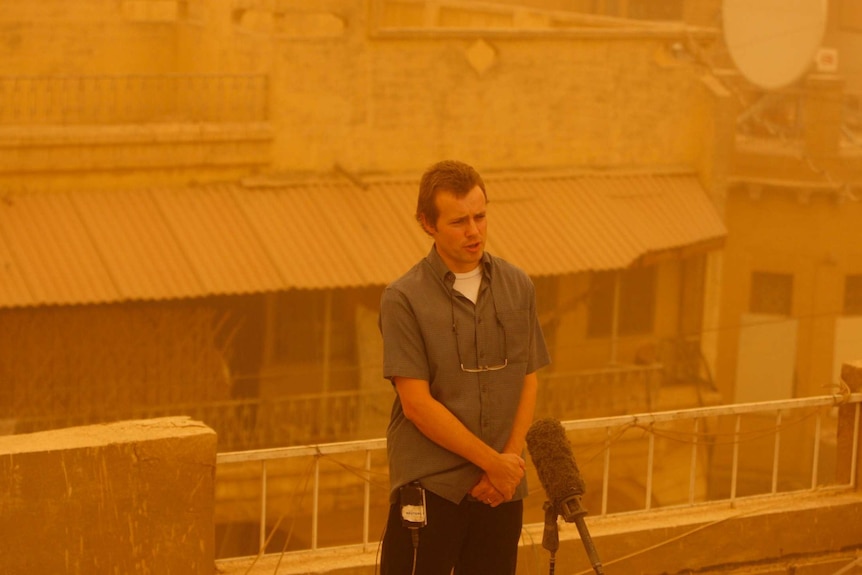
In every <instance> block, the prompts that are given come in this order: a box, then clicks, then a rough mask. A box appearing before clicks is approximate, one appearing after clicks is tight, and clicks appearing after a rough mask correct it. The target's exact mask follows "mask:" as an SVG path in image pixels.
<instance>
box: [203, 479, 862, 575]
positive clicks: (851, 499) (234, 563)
mask: <svg viewBox="0 0 862 575" xmlns="http://www.w3.org/2000/svg"><path fill="white" fill-rule="evenodd" d="M586 523H587V525H588V528H589V531H590V535H591V537H592V539H593V541H594V544H595V547H596V551H597V554H598V556H599V558H600V560H601V561H602V564H603V568H604V572H605V573H607V574H608V575H671V574H679V575H682V574H691V573H695V572H696V573H699V574H704V575H707V574H712V573H715V574H718V573H721V574H723V575H732V574H742V573H746V574H748V575H750V574H752V573H755V572H756V573H762V574H769V575H772V574H781V575H784V574H786V573H797V574H798V575H832V574H834V573H836V572H837V570H838V569H839V568H841V567H843V566H845V565H847V563H849V562H850V561H854V560H855V559H856V558H857V557H858V556H859V555H858V554H859V553H860V550H862V531H860V530H859V529H856V528H850V526H854V527H855V526H857V525H860V524H862V495H860V494H859V493H858V492H852V491H851V492H843V493H840V492H823V493H819V492H812V493H810V494H802V495H800V494H793V495H788V496H786V497H775V498H764V499H749V500H740V501H738V502H737V503H736V505H735V506H734V507H730V506H728V505H727V503H716V504H711V505H704V506H701V507H697V508H689V509H677V510H664V511H654V512H650V513H642V514H633V515H621V516H609V517H595V516H588V517H587V518H586ZM420 533H421V532H420ZM542 536H543V529H542V525H530V526H526V527H525V529H524V532H523V533H522V535H521V548H520V550H519V552H518V569H517V573H518V575H533V574H537V573H539V574H540V573H547V572H548V571H549V561H550V553H549V552H548V551H547V550H545V549H544V548H543V547H542ZM559 538H560V547H559V550H558V551H557V553H556V556H555V559H556V565H555V570H556V572H557V573H561V574H566V575H586V574H592V573H593V572H594V571H593V569H592V567H591V566H590V563H589V560H588V558H587V554H586V551H585V549H584V546H583V543H582V542H581V539H580V537H579V535H578V531H577V529H576V527H575V525H574V524H568V523H563V522H562V521H560V522H559ZM419 544H420V545H421V544H422V540H421V534H420V540H419ZM379 553H380V550H379V549H378V547H377V543H372V544H370V545H369V548H368V549H367V550H359V549H355V548H352V549H348V548H343V549H339V550H332V552H329V553H325V552H324V553H321V552H317V553H304V552H296V553H291V554H287V555H285V556H279V555H278V554H273V555H267V556H265V557H262V558H260V559H252V558H245V559H234V560H223V561H219V572H220V573H221V575H270V574H272V573H274V572H275V569H276V566H278V573H279V575H300V574H307V573H317V574H327V575H375V574H376V573H379V567H378V565H377V562H378V561H379ZM754 565H758V566H759V569H762V571H761V570H758V571H753V570H752V566H754Z"/></svg>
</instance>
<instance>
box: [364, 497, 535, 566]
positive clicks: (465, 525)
mask: <svg viewBox="0 0 862 575" xmlns="http://www.w3.org/2000/svg"><path fill="white" fill-rule="evenodd" d="M425 508H426V516H427V519H428V524H427V525H426V526H425V527H422V528H420V529H418V535H419V546H418V548H417V551H416V571H415V574H416V575H450V573H452V568H453V567H454V569H455V571H454V573H455V575H514V573H515V568H516V566H517V563H518V539H519V538H520V536H521V525H522V523H523V516H524V504H523V501H511V502H509V503H503V504H502V505H499V506H497V507H491V506H490V505H485V504H484V503H479V502H475V501H467V500H464V501H462V502H461V503H460V504H455V503H452V502H451V501H447V500H446V499H443V498H442V497H439V496H437V495H434V494H433V493H431V492H426V493H425ZM411 573H413V539H412V537H411V530H410V529H407V528H406V527H404V526H403V525H401V506H400V505H399V504H398V503H395V504H394V505H392V506H391V507H390V509H389V520H388V522H387V524H386V533H385V534H384V536H383V549H382V551H381V558H380V575H411Z"/></svg>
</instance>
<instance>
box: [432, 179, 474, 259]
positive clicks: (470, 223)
mask: <svg viewBox="0 0 862 575" xmlns="http://www.w3.org/2000/svg"><path fill="white" fill-rule="evenodd" d="M435 203H436V205H437V211H438V213H439V216H438V217H437V222H436V223H435V224H434V225H429V222H426V221H425V219H424V218H423V219H422V225H423V226H424V227H425V230H426V231H427V232H428V233H429V234H430V235H431V237H433V238H434V242H435V243H436V245H437V253H438V254H440V257H441V258H442V259H443V262H445V264H446V266H447V267H448V268H449V270H450V271H452V272H455V273H465V272H469V271H473V270H474V269H475V268H476V266H477V265H479V262H480V261H481V260H482V254H483V253H484V251H485V235H486V231H487V226H488V222H487V221H486V219H485V194H484V193H483V192H482V188H480V187H479V186H476V187H474V188H473V189H472V190H470V192H468V193H467V195H466V196H464V197H463V198H458V197H456V196H455V194H453V193H452V192H446V191H440V192H438V193H437V197H436V198H435Z"/></svg>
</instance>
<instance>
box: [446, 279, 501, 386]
mask: <svg viewBox="0 0 862 575" xmlns="http://www.w3.org/2000/svg"><path fill="white" fill-rule="evenodd" d="M489 292H490V288H489ZM488 295H489V296H490V297H491V302H492V305H493V306H494V319H496V320H497V325H498V326H499V327H500V330H501V331H502V332H503V363H498V364H495V365H477V367H467V366H466V365H464V360H463V359H462V358H461V338H460V337H459V336H458V322H457V321H456V320H455V297H456V296H455V293H454V292H453V291H451V290H450V292H449V296H450V298H451V304H452V332H453V333H454V334H455V350H456V351H457V353H458V365H460V366H461V371H463V372H465V373H483V372H486V371H498V370H501V369H503V368H505V367H506V366H508V365H509V341H508V339H507V338H506V326H504V325H503V322H501V321H500V317H499V315H498V314H497V302H496V301H494V296H493V294H491V293H489V294H488ZM474 337H475V336H474ZM475 343H476V342H475V339H474V342H473V345H474V346H475ZM476 363H477V364H478V361H477V362H476Z"/></svg>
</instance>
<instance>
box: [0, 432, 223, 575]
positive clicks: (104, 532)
mask: <svg viewBox="0 0 862 575" xmlns="http://www.w3.org/2000/svg"><path fill="white" fill-rule="evenodd" d="M215 458H216V434H215V432H214V431H212V430H211V429H209V428H208V427H206V426H205V425H204V424H202V423H200V422H196V421H191V420H190V419H188V418H185V417H170V418H162V419H152V420H141V421H126V422H119V423H113V424H107V425H93V426H87V427H76V428H69V429H64V430H54V431H46V432H40V433H32V434H27V435H14V436H6V437H0V575H6V574H13V573H16V574H17V573H20V574H30V573H66V574H70V575H72V574H81V575H84V574H88V575H89V574H93V573H122V574H126V573H136V574H141V575H143V574H171V573H181V574H183V575H192V574H204V573H206V574H211V573H213V572H214V551H213V547H214V535H213V500H214V492H215V488H214V479H215Z"/></svg>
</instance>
